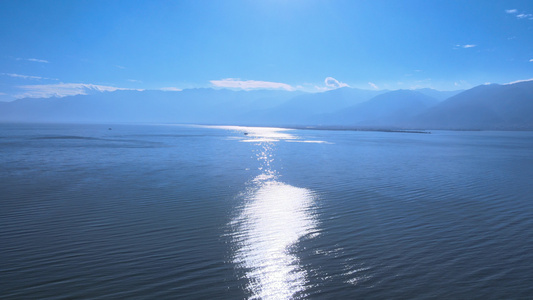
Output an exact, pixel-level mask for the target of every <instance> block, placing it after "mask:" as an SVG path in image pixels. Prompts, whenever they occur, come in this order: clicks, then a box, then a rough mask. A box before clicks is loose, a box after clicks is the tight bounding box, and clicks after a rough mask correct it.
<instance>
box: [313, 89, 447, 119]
mask: <svg viewBox="0 0 533 300" xmlns="http://www.w3.org/2000/svg"><path fill="white" fill-rule="evenodd" d="M437 102H438V100H437V99H435V98H434V97H430V96H427V95H424V94H423V93H421V92H418V91H413V90H397V91H392V92H387V93H384V94H381V95H378V96H376V97H374V98H372V99H370V100H368V101H366V102H363V103H360V104H357V105H353V106H351V107H348V108H346V109H343V110H339V111H337V112H335V113H332V114H328V115H323V116H321V118H320V121H319V123H321V124H325V125H343V126H363V127H369V126H371V127H376V126H378V127H391V126H392V127H397V126H399V124H403V123H404V122H405V121H406V120H409V119H410V118H411V117H413V116H415V115H417V114H419V113H422V112H423V111H425V110H427V109H428V108H429V107H431V106H433V105H435V104H436V103H437Z"/></svg>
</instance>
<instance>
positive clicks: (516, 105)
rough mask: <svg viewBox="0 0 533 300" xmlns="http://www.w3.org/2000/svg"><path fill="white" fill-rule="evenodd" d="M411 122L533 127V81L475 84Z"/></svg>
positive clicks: (459, 126)
mask: <svg viewBox="0 0 533 300" xmlns="http://www.w3.org/2000/svg"><path fill="white" fill-rule="evenodd" d="M409 126H410V127H417V128H431V129H533V81H525V82H518V83H514V84H505V85H499V84H491V85H481V86H477V87H474V88H472V89H470V90H467V91H464V92H462V93H459V94H457V95H455V96H453V97H451V98H449V99H447V100H445V101H443V102H441V103H439V104H438V105H436V106H434V107H432V108H431V109H429V110H428V111H426V112H424V113H421V114H420V115H419V116H416V117H414V118H412V120H410V122H409Z"/></svg>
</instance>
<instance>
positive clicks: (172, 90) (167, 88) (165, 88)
mask: <svg viewBox="0 0 533 300" xmlns="http://www.w3.org/2000/svg"><path fill="white" fill-rule="evenodd" d="M159 90H161V91H165V92H181V91H182V89H179V88H177V87H173V86H169V87H164V88H160V89H159Z"/></svg>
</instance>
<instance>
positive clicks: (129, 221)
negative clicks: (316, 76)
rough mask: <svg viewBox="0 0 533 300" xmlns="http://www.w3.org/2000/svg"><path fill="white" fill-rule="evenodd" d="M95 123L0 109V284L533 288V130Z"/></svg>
mask: <svg viewBox="0 0 533 300" xmlns="http://www.w3.org/2000/svg"><path fill="white" fill-rule="evenodd" d="M108 127H110V126H109V125H50V124H49V125H39V124H34V125H28V124H26V125H15V124H3V125H0V167H1V168H0V200H1V201H0V298H1V299H118V298H141V299H243V298H245V299H355V298H360V299H434V298H442V299H531V298H533V284H532V282H533V184H532V182H533V181H532V180H533V133H532V132H433V133H432V134H415V133H387V132H350V131H312V130H290V131H279V130H272V129H264V128H234V127H225V128H209V127H185V126H171V125H142V126H141V125H113V126H111V127H113V128H112V130H108ZM245 133H246V134H245Z"/></svg>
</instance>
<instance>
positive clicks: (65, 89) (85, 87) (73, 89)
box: [15, 83, 132, 98]
mask: <svg viewBox="0 0 533 300" xmlns="http://www.w3.org/2000/svg"><path fill="white" fill-rule="evenodd" d="M18 88H20V89H22V90H23V91H24V92H22V93H20V94H17V95H15V98H49V97H65V96H74V95H87V94H88V93H90V92H114V91H117V90H132V89H127V88H118V87H114V86H105V85H96V84H87V83H58V84H39V85H22V86H18Z"/></svg>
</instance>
